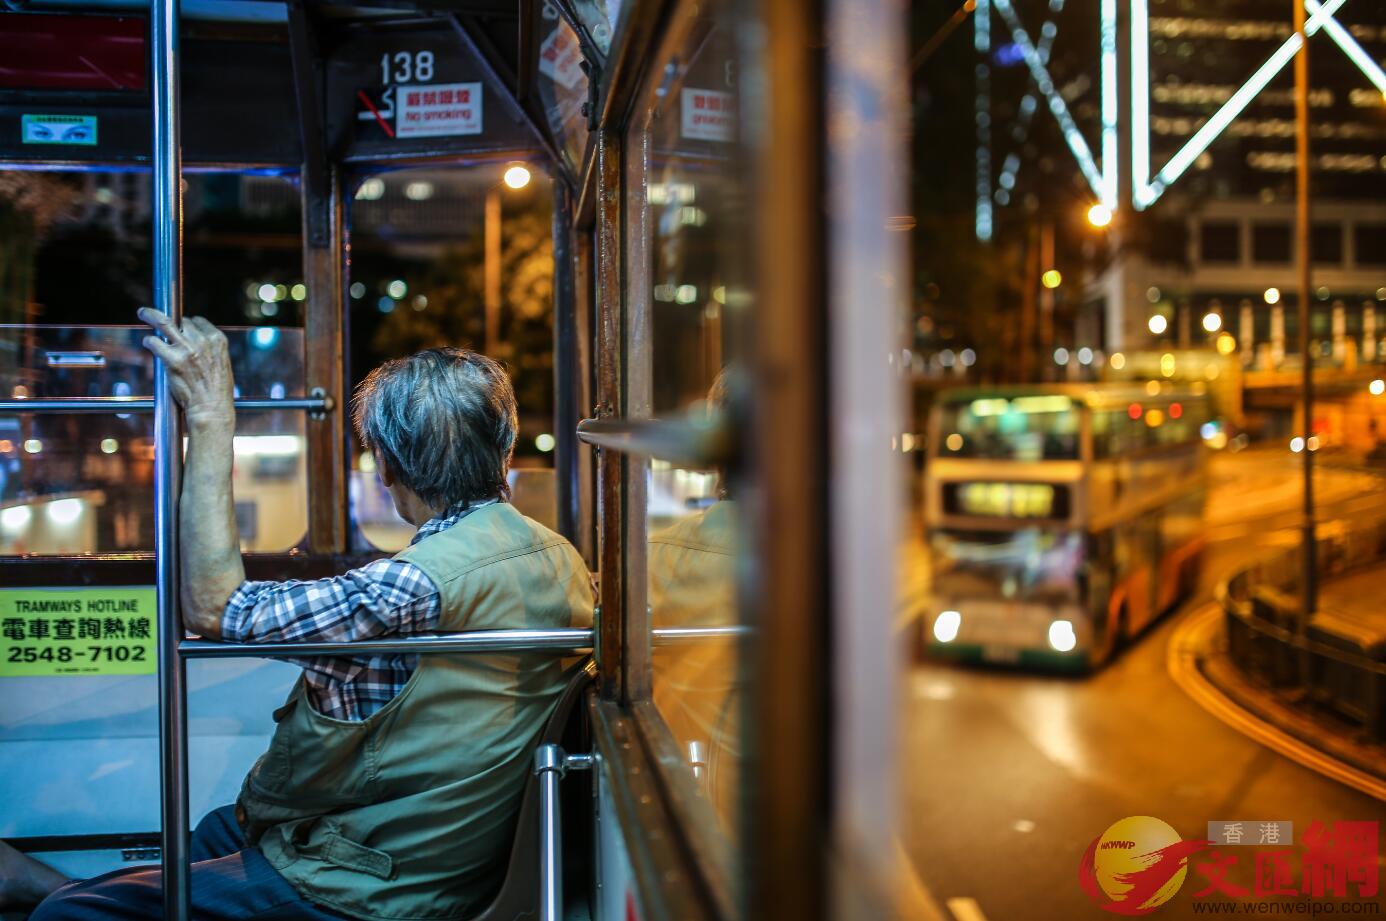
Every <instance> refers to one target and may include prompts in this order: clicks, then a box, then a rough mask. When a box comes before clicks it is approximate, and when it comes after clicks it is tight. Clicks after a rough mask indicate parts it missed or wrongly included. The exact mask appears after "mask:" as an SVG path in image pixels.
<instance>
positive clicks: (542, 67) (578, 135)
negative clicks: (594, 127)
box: [536, 0, 611, 170]
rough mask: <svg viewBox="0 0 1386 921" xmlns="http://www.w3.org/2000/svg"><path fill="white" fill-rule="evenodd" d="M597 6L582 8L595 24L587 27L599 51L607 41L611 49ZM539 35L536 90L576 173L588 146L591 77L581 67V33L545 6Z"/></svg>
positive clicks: (588, 24)
mask: <svg viewBox="0 0 1386 921" xmlns="http://www.w3.org/2000/svg"><path fill="white" fill-rule="evenodd" d="M597 5H598V3H594V2H591V0H589V2H586V3H580V4H578V6H579V8H580V9H582V10H584V11H585V12H587V13H588V14H589V16H590V18H591V20H592V21H591V22H590V23H587V22H586V20H587V19H588V18H589V16H584V23H585V24H586V25H587V29H588V31H589V32H590V33H591V34H592V37H593V40H594V41H596V42H597V45H598V47H602V41H603V38H604V39H605V42H606V44H607V45H608V46H609V45H610V43H611V30H610V27H608V26H604V23H605V22H606V17H605V14H604V13H602V12H601V11H600V10H597V9H596V6H597ZM538 33H539V35H540V36H542V38H540V39H539V53H538V55H537V63H538V67H539V79H538V80H537V81H536V86H537V87H538V89H539V98H540V100H541V101H542V102H543V104H544V118H545V119H546V120H547V121H548V123H549V130H550V131H551V132H552V133H553V136H554V137H556V138H558V140H559V144H560V146H561V147H562V149H563V155H564V157H566V158H567V160H568V165H569V166H570V167H571V168H573V169H574V170H576V169H577V168H579V167H580V166H581V165H582V156H583V151H584V149H585V148H586V146H587V116H586V115H585V114H584V113H583V108H584V107H585V106H586V105H587V95H588V92H587V74H586V73H585V72H584V71H583V69H582V66H581V65H582V49H581V47H579V44H578V37H577V33H575V32H574V31H573V30H572V27H570V26H569V25H568V24H567V23H566V22H565V21H564V20H563V19H562V18H561V17H560V16H559V15H558V10H557V9H556V8H554V6H553V4H551V3H545V4H544V6H543V18H542V20H541V27H540V29H539V30H538ZM599 35H600V36H601V37H599ZM602 50H603V51H605V50H606V49H605V48H602Z"/></svg>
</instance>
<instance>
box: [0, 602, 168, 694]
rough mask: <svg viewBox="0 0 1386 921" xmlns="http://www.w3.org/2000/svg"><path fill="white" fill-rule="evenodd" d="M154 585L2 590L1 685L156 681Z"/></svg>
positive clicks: (0, 618) (0, 628)
mask: <svg viewBox="0 0 1386 921" xmlns="http://www.w3.org/2000/svg"><path fill="white" fill-rule="evenodd" d="M155 613H156V602H155V595H154V588H153V587H152V586H137V587H127V586H106V587H101V588H5V589H0V678H25V677H29V678H32V677H53V676H57V675H152V674H154V672H155V661H154V635H155V624H156V622H157V621H156V618H155Z"/></svg>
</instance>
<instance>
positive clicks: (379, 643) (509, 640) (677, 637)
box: [178, 624, 752, 659]
mask: <svg viewBox="0 0 1386 921" xmlns="http://www.w3.org/2000/svg"><path fill="white" fill-rule="evenodd" d="M751 632H752V631H751V628H750V627H747V626H746V625H744V624H734V625H730V626H724V627H656V628H655V629H654V630H653V631H651V637H650V642H651V644H652V645H654V646H660V647H665V646H687V645H693V644H696V643H699V642H704V641H707V640H717V639H742V638H745V637H748V636H750V635H751ZM594 640H595V636H594V631H592V630H588V629H583V628H578V627H568V628H555V629H552V630H469V631H466V632H462V633H430V634H425V635H421V636H403V637H390V638H382V639H375V640H353V641H351V642H342V643H293V642H289V643H221V642H216V641H213V640H201V639H198V640H184V641H183V642H181V643H179V644H178V652H179V654H180V655H182V656H184V657H185V658H189V659H254V658H259V659H285V658H305V657H309V656H365V655H385V654H390V653H405V654H415V653H418V654H424V653H450V654H457V653H462V654H468V653H470V654H481V653H492V652H552V653H565V654H566V653H579V652H589V651H591V649H592V644H593V642H594Z"/></svg>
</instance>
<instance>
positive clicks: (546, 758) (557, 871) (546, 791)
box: [534, 745, 593, 921]
mask: <svg viewBox="0 0 1386 921" xmlns="http://www.w3.org/2000/svg"><path fill="white" fill-rule="evenodd" d="M592 762H593V756H592V755H569V754H567V753H566V752H564V751H563V748H562V746H559V745H541V746H539V747H538V748H537V749H535V751H534V773H535V774H536V775H538V777H539V921H562V919H563V813H562V810H561V809H560V808H559V802H558V784H559V781H561V780H562V779H563V778H564V777H565V776H566V775H567V773H568V772H569V771H586V770H590V769H591V767H592Z"/></svg>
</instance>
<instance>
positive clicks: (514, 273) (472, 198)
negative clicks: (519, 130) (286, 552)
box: [347, 160, 556, 551]
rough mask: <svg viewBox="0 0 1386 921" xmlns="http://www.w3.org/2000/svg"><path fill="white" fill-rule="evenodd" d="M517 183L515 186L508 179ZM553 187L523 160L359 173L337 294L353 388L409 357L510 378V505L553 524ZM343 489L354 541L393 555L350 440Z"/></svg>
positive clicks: (394, 541) (384, 507) (369, 465)
mask: <svg viewBox="0 0 1386 921" xmlns="http://www.w3.org/2000/svg"><path fill="white" fill-rule="evenodd" d="M522 179H523V182H522V181H521V180H522ZM551 192H552V184H551V182H550V180H549V179H548V177H547V176H545V175H544V174H542V173H541V172H540V171H539V170H538V169H537V168H536V167H535V166H534V165H533V164H530V163H526V162H523V161H519V160H517V161H514V162H510V163H504V162H503V163H489V164H485V165H480V166H472V167H456V168H448V169H420V170H408V171H401V172H394V173H386V174H381V175H375V176H368V177H364V178H363V179H361V180H360V182H359V183H358V184H357V185H356V188H355V192H354V195H353V200H352V202H351V258H350V263H349V277H348V279H347V286H348V287H347V294H348V304H349V308H348V309H349V310H350V329H351V341H350V344H349V346H348V348H349V355H348V357H349V363H350V364H349V373H350V376H351V381H352V387H353V389H354V388H355V387H356V386H357V385H359V384H360V383H361V381H362V380H363V379H364V378H365V376H366V375H367V374H368V373H370V371H371V369H372V368H375V367H377V366H378V365H380V364H381V363H382V362H384V361H386V360H388V359H391V358H398V357H401V356H404V355H410V354H412V353H414V352H417V351H419V350H421V349H426V348H434V347H439V346H458V347H462V348H470V349H475V350H477V351H480V352H484V353H486V354H487V355H490V356H491V357H493V358H496V359H497V360H499V361H501V362H502V363H503V364H504V365H505V366H506V368H507V370H509V372H510V374H511V378H512V380H513V381H514V385H515V395H516V398H517V400H518V402H519V407H520V432H519V438H518V440H517V441H516V445H515V463H514V467H513V469H512V471H511V490H512V500H513V501H514V502H515V504H516V506H517V507H518V508H519V509H520V510H521V511H523V512H524V513H525V514H527V515H530V516H531V517H533V518H536V519H538V520H540V521H543V522H544V523H545V524H549V525H552V524H553V523H554V519H555V517H556V500H555V496H554V482H553V476H552V468H553V448H554V435H553V234H552V224H553V216H552V201H553V198H552V194H551ZM350 492H351V504H352V514H353V517H354V520H355V522H356V529H357V537H356V542H357V545H358V547H360V548H362V549H364V548H366V547H370V546H374V547H376V548H379V549H381V550H389V551H393V550H399V549H402V548H403V547H404V546H406V545H407V544H408V542H409V539H410V538H411V537H412V536H413V534H414V530H415V529H414V527H413V526H412V525H409V524H408V523H406V522H405V521H403V520H402V519H401V518H399V516H398V515H396V514H395V510H394V504H393V503H392V502H391V500H390V496H389V493H388V492H386V490H385V488H384V486H383V485H382V484H381V482H380V478H379V477H378V476H377V475H376V470H375V463H374V459H373V458H372V457H371V456H370V454H369V453H367V452H365V451H364V449H363V448H362V447H361V446H360V444H359V443H356V444H355V448H354V452H353V457H352V467H351V477H350Z"/></svg>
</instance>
